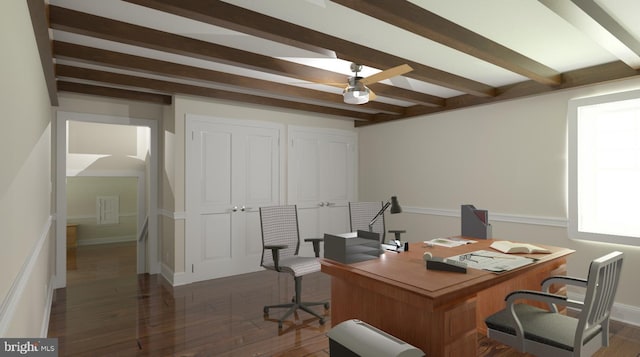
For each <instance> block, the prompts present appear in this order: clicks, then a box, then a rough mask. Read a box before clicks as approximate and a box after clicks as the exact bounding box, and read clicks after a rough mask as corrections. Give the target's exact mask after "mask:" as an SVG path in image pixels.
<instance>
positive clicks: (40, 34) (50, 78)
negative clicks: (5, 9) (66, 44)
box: [27, 0, 58, 107]
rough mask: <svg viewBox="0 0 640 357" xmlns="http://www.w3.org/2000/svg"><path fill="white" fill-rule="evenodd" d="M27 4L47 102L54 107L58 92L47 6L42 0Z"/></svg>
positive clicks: (56, 104)
mask: <svg viewBox="0 0 640 357" xmlns="http://www.w3.org/2000/svg"><path fill="white" fill-rule="evenodd" d="M27 6H28V7H29V16H30V17H31V26H32V27H33V34H34V35H35V38H36V46H37V47H38V54H39V55H40V63H41V65H42V71H43V72H44V80H45V84H46V86H47V91H48V93H49V103H50V104H51V105H52V106H54V107H56V106H58V92H57V91H56V75H55V73H54V71H53V56H52V55H51V41H50V40H49V22H48V14H47V7H46V6H45V3H44V1H43V0H27Z"/></svg>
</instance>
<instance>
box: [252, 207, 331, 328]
mask: <svg viewBox="0 0 640 357" xmlns="http://www.w3.org/2000/svg"><path fill="white" fill-rule="evenodd" d="M260 225H261V228H262V260H261V262H260V265H261V266H263V267H264V268H266V269H269V270H274V271H277V272H280V273H288V274H291V275H292V276H293V279H294V282H295V296H294V297H293V299H292V302H291V303H286V304H278V305H270V306H265V307H264V313H265V314H268V313H269V309H272V308H289V310H288V311H287V312H286V313H285V314H284V315H283V316H282V317H281V318H280V320H278V328H282V321H284V320H285V319H286V318H287V317H289V315H291V314H292V313H294V312H295V311H296V310H297V309H302V310H304V311H306V312H308V313H310V314H311V315H313V316H315V317H317V318H319V319H320V324H321V325H323V324H324V317H322V316H321V315H320V314H318V313H316V312H315V311H313V310H311V309H310V308H309V307H310V306H316V305H324V308H325V309H328V308H329V303H328V302H303V301H302V295H301V291H302V277H303V276H304V275H307V274H310V273H315V272H318V271H320V262H319V260H318V258H317V257H318V256H319V245H320V241H322V238H312V239H305V241H308V242H313V244H314V251H315V253H316V257H301V256H298V250H299V248H300V233H299V229H298V211H297V207H296V206H295V205H289V206H271V207H261V208H260Z"/></svg>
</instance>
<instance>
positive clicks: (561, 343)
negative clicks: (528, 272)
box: [485, 304, 601, 351]
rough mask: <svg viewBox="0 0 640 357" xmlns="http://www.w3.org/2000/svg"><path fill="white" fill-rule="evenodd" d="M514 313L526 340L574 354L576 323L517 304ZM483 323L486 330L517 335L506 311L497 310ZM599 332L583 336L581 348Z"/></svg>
mask: <svg viewBox="0 0 640 357" xmlns="http://www.w3.org/2000/svg"><path fill="white" fill-rule="evenodd" d="M514 309H515V311H516V315H517V316H518V319H520V323H521V324H522V329H523V330H524V336H525V339H527V340H532V341H536V342H540V343H544V344H547V345H551V346H554V347H557V348H562V349H565V350H568V351H573V343H574V338H575V333H576V329H577V325H578V319H576V318H573V317H569V316H566V315H562V314H558V313H553V312H549V311H547V310H544V309H540V308H537V307H535V306H531V305H528V304H516V305H514ZM485 323H486V324H487V327H488V328H489V329H492V330H497V331H501V332H504V333H507V334H511V335H514V336H515V334H516V330H515V326H514V323H513V321H512V319H511V313H510V312H509V310H508V309H503V310H500V311H498V312H496V313H495V314H493V315H491V316H489V317H487V319H486V320H485ZM600 331H601V329H594V330H591V332H590V333H589V334H588V335H586V336H584V339H583V344H584V343H586V342H588V341H590V340H591V339H592V338H593V337H595V336H596V335H598V333H599V332H600Z"/></svg>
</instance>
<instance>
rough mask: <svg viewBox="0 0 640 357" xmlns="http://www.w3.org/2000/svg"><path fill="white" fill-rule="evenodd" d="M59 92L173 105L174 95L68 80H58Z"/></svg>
mask: <svg viewBox="0 0 640 357" xmlns="http://www.w3.org/2000/svg"><path fill="white" fill-rule="evenodd" d="M57 86H58V91H59V92H73V93H81V94H90V95H97V96H101V97H109V98H118V99H127V100H135V101H141V102H149V103H156V104H163V105H171V101H172V99H173V98H172V97H171V96H170V95H165V94H156V93H149V92H140V91H135V90H129V89H121V88H113V87H104V86H98V85H93V84H86V83H76V82H68V81H58V83H57Z"/></svg>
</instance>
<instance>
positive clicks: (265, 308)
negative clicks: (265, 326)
mask: <svg viewBox="0 0 640 357" xmlns="http://www.w3.org/2000/svg"><path fill="white" fill-rule="evenodd" d="M262 312H264V313H265V314H268V313H269V308H268V307H266V306H265V307H264V308H263V309H262Z"/></svg>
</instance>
